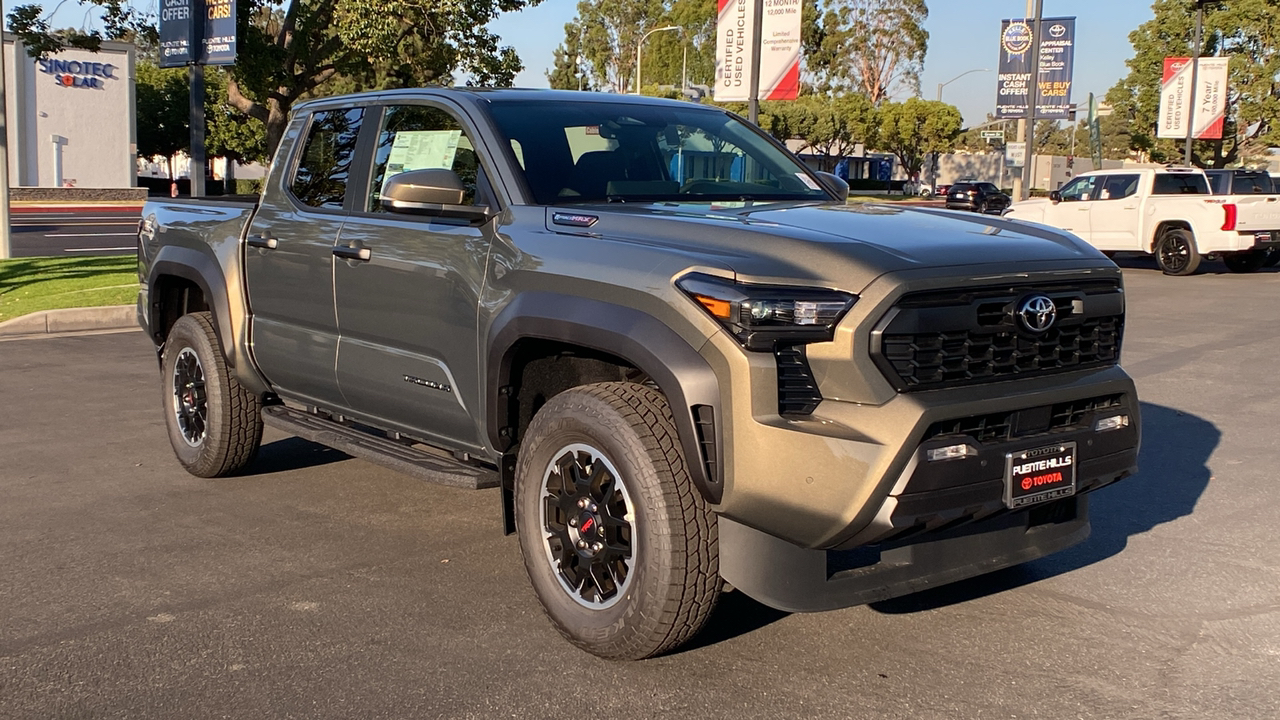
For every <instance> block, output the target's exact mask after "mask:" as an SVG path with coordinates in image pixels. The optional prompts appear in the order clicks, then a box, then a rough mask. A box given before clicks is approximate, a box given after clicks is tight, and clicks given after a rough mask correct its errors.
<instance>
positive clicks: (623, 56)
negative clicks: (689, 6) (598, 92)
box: [548, 0, 667, 93]
mask: <svg viewBox="0 0 1280 720" xmlns="http://www.w3.org/2000/svg"><path fill="white" fill-rule="evenodd" d="M666 11H667V8H666V6H665V5H664V3H663V0H610V1H608V2H606V1H605V0H579V2H578V14H577V16H576V17H574V18H573V20H572V21H570V22H569V23H567V24H566V25H565V40H564V42H563V43H562V44H561V45H560V47H559V48H558V49H557V51H558V52H559V53H561V57H568V56H569V55H571V54H573V53H572V50H571V48H572V47H574V46H576V45H577V44H578V43H579V42H580V43H581V51H582V52H581V54H582V56H583V57H584V58H586V60H587V62H586V63H585V66H584V71H585V72H587V73H588V75H589V77H590V78H591V81H592V84H593V85H595V86H596V87H598V88H608V89H610V90H612V91H613V92H620V93H622V92H627V91H628V90H630V89H631V83H632V80H633V79H634V77H635V72H636V67H635V66H636V47H637V46H638V45H639V43H640V39H641V38H642V37H644V34H645V33H646V32H648V31H649V30H652V29H653V28H658V27H662V26H663V24H662V23H661V22H660V21H661V20H662V18H663V17H664V15H665V14H666ZM570 34H572V35H573V37H572V38H571V37H570ZM651 48H652V41H651V42H649V43H646V49H651ZM548 77H550V76H548ZM575 87H576V81H575Z"/></svg>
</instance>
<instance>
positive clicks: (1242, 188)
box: [1231, 173, 1275, 195]
mask: <svg viewBox="0 0 1280 720" xmlns="http://www.w3.org/2000/svg"><path fill="white" fill-rule="evenodd" d="M1273 192H1275V190H1274V186H1273V185H1272V183H1271V176H1270V175H1263V174H1262V173H1250V174H1248V175H1246V174H1244V173H1240V174H1237V175H1236V177H1235V182H1234V183H1232V186H1231V194H1232V195H1250V194H1261V195H1270V194H1271V193H1273Z"/></svg>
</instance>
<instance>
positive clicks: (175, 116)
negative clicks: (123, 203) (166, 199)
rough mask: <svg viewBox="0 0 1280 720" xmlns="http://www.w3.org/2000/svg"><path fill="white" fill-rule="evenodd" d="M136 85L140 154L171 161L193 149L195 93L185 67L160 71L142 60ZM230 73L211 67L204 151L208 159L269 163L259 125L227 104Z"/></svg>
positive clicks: (206, 86) (171, 173)
mask: <svg viewBox="0 0 1280 720" xmlns="http://www.w3.org/2000/svg"><path fill="white" fill-rule="evenodd" d="M136 72H137V82H136V86H135V109H136V112H137V128H138V154H139V155H141V156H142V157H164V158H168V159H169V161H170V162H169V177H173V164H172V159H173V156H174V155H175V154H177V153H178V152H184V151H187V150H189V148H190V145H191V126H190V117H191V116H190V97H191V90H190V84H189V77H188V72H187V69H186V68H160V67H158V66H157V65H156V64H155V62H153V61H151V60H147V59H143V60H140V61H138V65H137V71H136ZM226 86H227V73H226V72H224V71H223V70H222V69H221V68H208V69H207V72H206V74H205V91H206V92H205V125H206V129H205V133H206V134H205V140H206V142H205V149H206V150H207V151H208V153H209V155H210V156H213V157H225V158H229V159H231V160H234V161H236V162H241V163H245V162H263V161H265V160H266V159H267V154H266V151H267V148H266V138H265V136H264V134H263V126H262V124H261V123H257V122H250V121H249V118H247V117H245V116H244V115H243V114H241V113H240V112H239V111H238V110H236V109H235V108H233V107H231V105H230V104H229V103H228V102H227V95H226Z"/></svg>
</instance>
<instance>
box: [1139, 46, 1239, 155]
mask: <svg viewBox="0 0 1280 720" xmlns="http://www.w3.org/2000/svg"><path fill="white" fill-rule="evenodd" d="M1228 65H1229V62H1228V58H1217V57H1213V58H1200V60H1199V62H1198V66H1199V69H1198V70H1197V71H1196V88H1195V93H1194V102H1195V104H1196V113H1195V120H1194V122H1195V132H1194V133H1193V136H1194V137H1196V138H1198V139H1200V140H1220V139H1222V123H1223V121H1224V119H1225V118H1226V113H1227V69H1228ZM1190 89H1191V58H1184V57H1183V58H1176V57H1174V58H1165V59H1164V76H1163V78H1162V79H1161V82H1160V119H1159V123H1158V125H1157V127H1156V137H1161V138H1175V139H1176V138H1185V137H1186V136H1187V114H1188V108H1189V103H1190V102H1192V95H1193V93H1191V92H1190Z"/></svg>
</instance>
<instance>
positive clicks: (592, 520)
mask: <svg viewBox="0 0 1280 720" xmlns="http://www.w3.org/2000/svg"><path fill="white" fill-rule="evenodd" d="M599 524H600V521H599V520H597V519H596V516H595V515H592V514H591V513H584V514H583V515H582V521H581V522H579V523H578V529H579V530H581V531H582V534H584V535H585V534H587V533H589V532H591V531H592V530H594V529H595V528H596V526H598V525H599Z"/></svg>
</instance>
